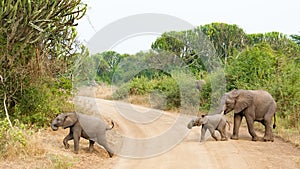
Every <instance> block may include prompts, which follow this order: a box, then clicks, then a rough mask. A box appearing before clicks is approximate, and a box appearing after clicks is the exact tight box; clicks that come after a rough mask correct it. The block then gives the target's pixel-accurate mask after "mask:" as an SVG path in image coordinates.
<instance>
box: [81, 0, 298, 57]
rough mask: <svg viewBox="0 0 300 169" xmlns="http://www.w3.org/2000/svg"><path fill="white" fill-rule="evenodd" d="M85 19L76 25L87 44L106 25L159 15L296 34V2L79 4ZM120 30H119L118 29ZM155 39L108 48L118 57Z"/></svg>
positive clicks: (110, 0)
mask: <svg viewBox="0 0 300 169" xmlns="http://www.w3.org/2000/svg"><path fill="white" fill-rule="evenodd" d="M83 1H84V2H85V3H87V4H88V11H87V15H86V16H85V17H84V18H82V19H81V20H80V21H79V25H78V26H77V30H78V33H79V39H80V40H82V41H85V42H88V41H89V40H90V38H92V37H93V35H95V33H96V32H97V31H99V30H101V29H102V28H103V27H105V26H107V25H109V24H110V23H112V22H114V21H116V20H118V19H122V18H124V17H127V16H131V15H136V14H143V13H159V14H167V15H171V16H175V17H178V18H180V19H182V20H185V21H187V22H189V23H190V24H192V25H195V26H199V25H204V24H209V23H212V22H225V23H228V24H237V25H238V26H239V27H240V28H242V29H243V30H244V31H245V32H246V33H265V32H271V31H278V32H282V33H284V34H288V35H290V34H300V10H299V9H300V1H299V0H284V1H282V0H206V1H202V0H181V1H178V0H149V1H144V0H104V1H102V0H83ZM120 29H121V28H120ZM156 38H157V35H153V36H152V35H149V34H148V35H140V36H137V37H132V38H129V39H127V40H124V41H123V42H122V43H119V44H118V45H117V46H115V47H114V48H112V50H115V51H117V52H119V53H136V52H138V51H140V50H147V49H150V45H151V43H152V42H153V41H154V40H155V39H156Z"/></svg>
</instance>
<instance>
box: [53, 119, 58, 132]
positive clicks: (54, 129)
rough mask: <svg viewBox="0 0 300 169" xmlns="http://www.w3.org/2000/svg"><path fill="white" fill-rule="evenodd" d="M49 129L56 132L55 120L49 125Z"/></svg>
mask: <svg viewBox="0 0 300 169" xmlns="http://www.w3.org/2000/svg"><path fill="white" fill-rule="evenodd" d="M51 128H52V130H53V131H56V130H58V127H57V126H56V120H55V119H54V120H53V121H52V123H51Z"/></svg>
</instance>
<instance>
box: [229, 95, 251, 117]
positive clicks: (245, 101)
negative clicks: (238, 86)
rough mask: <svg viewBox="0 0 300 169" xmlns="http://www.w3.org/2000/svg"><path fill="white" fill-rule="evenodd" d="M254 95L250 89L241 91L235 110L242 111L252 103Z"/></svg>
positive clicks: (237, 96) (237, 97)
mask: <svg viewBox="0 0 300 169" xmlns="http://www.w3.org/2000/svg"><path fill="white" fill-rule="evenodd" d="M252 101H253V96H252V95H251V93H250V92H248V91H240V92H238V93H237V94H236V103H235V106H234V112H235V113H240V112H241V111H243V110H244V109H246V108H247V107H249V106H250V105H251V104H252Z"/></svg>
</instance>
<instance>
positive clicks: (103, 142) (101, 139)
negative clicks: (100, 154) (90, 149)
mask: <svg viewBox="0 0 300 169" xmlns="http://www.w3.org/2000/svg"><path fill="white" fill-rule="evenodd" d="M97 143H98V144H99V145H101V146H103V148H104V149H105V150H106V151H107V153H108V155H109V157H112V156H113V155H114V153H113V151H112V150H111V149H110V148H109V146H108V144H107V142H106V138H105V136H104V135H102V136H100V137H98V141H97Z"/></svg>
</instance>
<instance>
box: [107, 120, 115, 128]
mask: <svg viewBox="0 0 300 169" xmlns="http://www.w3.org/2000/svg"><path fill="white" fill-rule="evenodd" d="M111 125H112V126H111V127H106V130H111V129H113V128H114V126H115V123H114V121H111Z"/></svg>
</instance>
